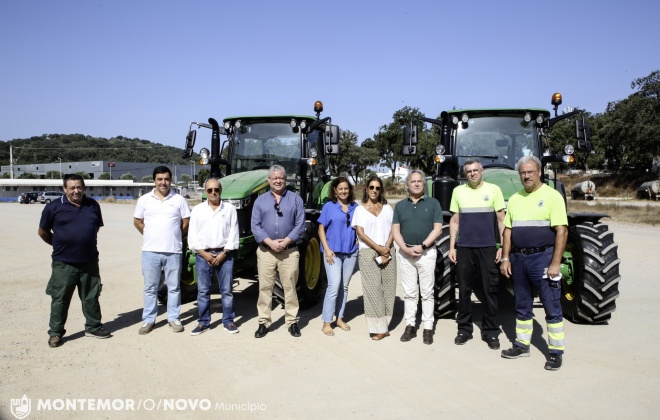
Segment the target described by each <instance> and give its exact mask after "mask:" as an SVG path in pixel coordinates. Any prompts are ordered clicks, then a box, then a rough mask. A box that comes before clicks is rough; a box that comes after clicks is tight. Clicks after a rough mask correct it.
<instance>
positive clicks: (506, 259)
mask: <svg viewBox="0 0 660 420" xmlns="http://www.w3.org/2000/svg"><path fill="white" fill-rule="evenodd" d="M500 261H509V259H508V258H502V259H500Z"/></svg>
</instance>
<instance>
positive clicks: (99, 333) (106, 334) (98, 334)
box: [85, 327, 112, 338]
mask: <svg viewBox="0 0 660 420" xmlns="http://www.w3.org/2000/svg"><path fill="white" fill-rule="evenodd" d="M85 337H92V338H110V337H112V334H110V331H107V330H104V329H103V327H101V328H99V329H98V330H96V331H85Z"/></svg>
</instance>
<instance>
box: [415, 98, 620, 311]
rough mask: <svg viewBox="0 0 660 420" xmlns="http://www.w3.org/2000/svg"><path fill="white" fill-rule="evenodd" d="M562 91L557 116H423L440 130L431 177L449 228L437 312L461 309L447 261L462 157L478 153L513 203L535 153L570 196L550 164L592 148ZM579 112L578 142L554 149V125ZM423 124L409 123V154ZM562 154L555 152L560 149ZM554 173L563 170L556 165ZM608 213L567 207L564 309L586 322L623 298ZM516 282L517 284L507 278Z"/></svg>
mask: <svg viewBox="0 0 660 420" xmlns="http://www.w3.org/2000/svg"><path fill="white" fill-rule="evenodd" d="M561 102H562V99H561V94H559V93H555V94H554V95H553V97H552V105H553V106H554V117H551V113H550V111H548V110H545V109H532V108H520V109H465V110H451V111H446V112H442V113H441V114H440V119H432V118H425V117H421V118H419V120H421V121H424V122H428V123H431V124H434V125H435V126H436V127H437V128H438V131H439V133H440V143H439V144H438V145H437V146H436V150H435V152H436V155H435V156H434V159H435V162H436V173H435V174H433V176H432V177H431V178H429V180H428V183H429V185H428V186H429V191H430V195H432V196H433V197H434V198H436V199H437V200H438V201H439V202H440V205H441V206H442V209H443V211H444V223H443V233H442V236H441V237H440V239H439V240H438V241H437V243H436V246H437V248H438V260H437V263H436V264H437V265H436V290H435V313H436V316H438V317H454V316H455V314H456V311H457V301H456V293H457V283H456V277H455V273H454V265H453V264H452V263H451V261H450V260H449V257H448V254H449V218H450V217H451V214H450V213H449V211H448V209H449V205H450V202H451V196H452V192H453V190H454V188H455V187H456V186H457V185H460V184H464V183H467V179H466V177H465V174H463V163H464V162H465V160H466V159H468V158H470V157H474V158H478V159H479V160H480V161H481V163H482V164H483V167H484V180H485V181H488V182H490V183H493V184H496V185H498V186H499V187H500V188H501V190H502V193H503V195H504V199H505V201H506V202H508V199H509V197H511V195H513V194H514V193H515V192H516V191H518V190H520V189H522V187H523V186H522V184H521V182H520V177H519V175H518V172H517V163H518V160H519V159H520V158H521V157H523V156H525V155H529V154H532V155H534V156H537V157H538V158H539V159H540V160H541V162H542V164H543V178H542V180H543V182H546V183H547V184H548V185H550V186H552V187H553V188H555V189H556V190H557V191H559V192H560V193H561V194H562V196H563V197H564V200H566V190H565V187H564V184H563V183H562V182H561V181H560V180H558V179H556V175H555V177H554V178H550V177H548V176H547V175H546V167H547V165H548V164H552V163H555V162H557V163H572V162H573V161H574V159H575V157H574V152H575V150H576V149H577V151H580V152H585V153H589V152H591V148H592V146H591V142H590V129H589V124H588V122H587V121H585V120H584V118H583V117H582V115H581V111H580V110H575V111H572V112H569V113H565V114H562V115H559V116H558V115H557V108H558V106H559V105H560V104H561ZM573 116H576V121H575V133H576V139H577V144H576V147H574V146H572V145H570V144H567V145H566V146H565V147H564V150H563V153H562V154H553V152H552V151H551V150H550V142H549V140H548V139H549V135H548V131H549V130H550V129H551V128H552V127H553V126H554V125H555V124H556V123H558V122H559V121H562V120H564V119H566V118H570V117H573ZM416 148H417V127H416V125H415V124H414V123H413V122H412V121H411V127H405V128H404V145H403V154H404V155H408V156H409V155H414V154H415V152H416ZM555 153H556V152H555ZM554 173H555V174H556V173H557V171H556V170H555V171H554ZM603 217H609V216H607V215H606V214H602V213H569V214H568V224H569V226H568V230H569V237H568V243H567V246H566V250H565V252H564V256H563V260H562V268H561V270H562V275H563V278H562V285H561V286H562V298H561V303H562V309H563V312H564V316H565V317H566V318H567V319H569V320H571V321H573V322H581V323H601V322H605V321H607V320H608V319H610V318H611V316H612V315H611V314H612V312H613V311H614V310H615V308H616V303H615V301H616V299H617V298H618V297H619V281H620V280H621V276H620V275H619V263H620V261H621V260H620V259H619V257H618V253H617V244H616V243H615V242H614V238H613V233H612V232H610V231H609V229H608V226H607V225H605V224H602V223H600V219H602V218H603ZM508 287H509V289H512V287H511V283H509V284H508Z"/></svg>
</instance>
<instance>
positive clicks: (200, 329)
mask: <svg viewBox="0 0 660 420" xmlns="http://www.w3.org/2000/svg"><path fill="white" fill-rule="evenodd" d="M205 188H206V196H207V197H208V199H207V200H206V202H204V203H201V204H199V205H197V206H195V208H193V210H192V213H191V215H190V227H189V229H188V247H189V248H190V249H191V250H192V251H193V252H195V253H196V254H197V255H196V259H195V268H196V270H197V309H198V311H199V323H198V325H197V327H195V329H194V330H192V332H191V333H190V335H200V334H202V333H204V332H206V331H208V329H209V328H210V324H211V299H210V296H211V282H212V281H213V273H215V275H216V276H217V278H218V283H219V285H220V293H221V295H222V325H223V326H224V329H225V330H226V331H228V332H230V333H232V334H235V333H237V332H238V328H237V327H236V324H234V295H233V294H232V283H233V280H234V251H236V250H237V249H238V219H237V215H236V209H235V208H234V206H233V205H232V204H230V203H228V202H226V201H222V200H221V199H220V196H221V195H222V185H220V182H218V180H217V179H215V178H209V179H208V180H207V181H206V184H205Z"/></svg>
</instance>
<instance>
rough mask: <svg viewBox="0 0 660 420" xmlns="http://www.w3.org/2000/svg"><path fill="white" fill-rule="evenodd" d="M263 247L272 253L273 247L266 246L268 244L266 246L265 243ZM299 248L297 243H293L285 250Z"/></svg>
mask: <svg viewBox="0 0 660 420" xmlns="http://www.w3.org/2000/svg"><path fill="white" fill-rule="evenodd" d="M261 245H263V246H264V248H266V249H268V250H271V251H272V249H271V247H269V246H268V245H266V244H264V243H262V244H261ZM297 247H298V244H297V243H295V242H291V243H290V244H289V245H287V246H286V248H284V249H291V248H297Z"/></svg>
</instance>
